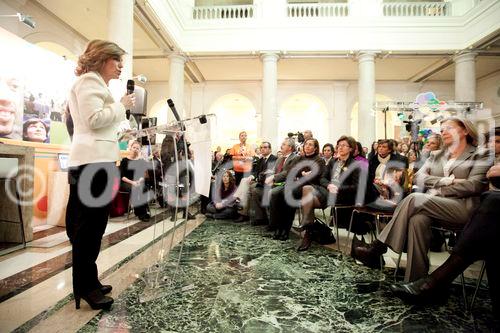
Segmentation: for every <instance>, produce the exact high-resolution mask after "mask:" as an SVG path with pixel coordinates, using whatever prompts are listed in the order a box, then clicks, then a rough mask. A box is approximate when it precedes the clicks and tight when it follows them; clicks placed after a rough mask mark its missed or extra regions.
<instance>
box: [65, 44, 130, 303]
mask: <svg viewBox="0 0 500 333" xmlns="http://www.w3.org/2000/svg"><path fill="white" fill-rule="evenodd" d="M124 54H125V51H124V50H123V49H121V48H120V47H119V46H118V45H116V44H115V43H112V42H108V41H103V40H93V41H91V42H89V44H88V45H87V48H86V49H85V52H84V53H83V54H82V55H81V56H80V57H79V59H78V64H77V68H76V71H75V72H76V75H77V76H78V78H77V80H76V81H75V83H74V84H73V87H72V88H71V91H70V95H69V109H70V110H71V118H72V119H73V123H74V133H73V141H72V144H71V151H70V158H69V172H68V181H69V184H70V194H69V201H68V207H67V210H66V231H67V233H68V237H69V239H70V241H71V244H72V247H73V251H72V256H73V294H74V296H75V303H76V308H77V309H79V308H80V299H81V298H83V299H84V300H85V301H87V303H88V304H89V305H90V306H91V307H92V308H93V309H109V308H110V307H111V304H112V303H113V298H111V297H108V296H104V294H106V293H109V292H110V291H111V286H103V285H102V284H101V283H100V282H99V280H98V273H97V265H96V260H97V256H98V255H99V250H100V247H101V239H102V235H103V234H104V231H105V229H106V224H107V222H108V215H109V208H110V203H111V199H112V192H113V185H114V183H115V181H118V179H117V178H118V177H119V172H118V168H117V167H116V161H118V160H119V159H120V150H119V148H118V141H117V132H118V129H117V126H118V124H119V123H120V122H121V121H124V120H125V119H126V117H125V110H126V109H130V108H131V107H132V106H134V103H135V96H134V94H130V95H125V96H123V97H122V98H121V100H120V101H119V102H115V100H114V99H113V97H112V95H111V92H110V91H109V89H108V83H109V81H110V80H111V79H118V78H119V77H120V74H121V69H122V68H123V63H122V56H123V55H124Z"/></svg>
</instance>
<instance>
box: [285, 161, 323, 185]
mask: <svg viewBox="0 0 500 333" xmlns="http://www.w3.org/2000/svg"><path fill="white" fill-rule="evenodd" d="M313 164H315V168H316V169H317V171H316V174H315V175H314V176H313V177H312V178H311V179H309V180H308V181H307V182H306V183H304V184H303V185H302V186H304V185H320V180H321V177H322V176H323V173H324V172H325V168H326V166H325V160H324V159H322V158H321V156H319V155H316V156H314V157H307V156H300V157H299V159H298V160H297V162H296V163H295V165H294V166H296V167H297V168H296V169H294V170H293V173H294V174H295V175H297V178H302V171H306V172H308V171H311V167H314V166H313Z"/></svg>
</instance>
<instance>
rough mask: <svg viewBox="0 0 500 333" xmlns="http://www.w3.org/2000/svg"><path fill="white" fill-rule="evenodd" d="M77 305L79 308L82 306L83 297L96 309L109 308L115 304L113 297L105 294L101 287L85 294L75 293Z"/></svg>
mask: <svg viewBox="0 0 500 333" xmlns="http://www.w3.org/2000/svg"><path fill="white" fill-rule="evenodd" d="M74 296H75V306H76V308H77V309H79V308H80V300H81V299H82V298H83V299H84V300H85V301H87V303H88V304H89V305H90V307H91V308H92V309H94V310H100V309H106V310H109V309H110V308H111V304H113V301H114V300H113V298H111V297H109V296H104V295H103V294H102V292H101V290H100V289H96V290H93V291H91V292H89V293H87V294H85V295H78V294H75V295H74Z"/></svg>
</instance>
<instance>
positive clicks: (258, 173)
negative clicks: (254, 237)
mask: <svg viewBox="0 0 500 333" xmlns="http://www.w3.org/2000/svg"><path fill="white" fill-rule="evenodd" d="M491 134H492V133H486V134H484V133H477V130H476V128H475V126H474V125H473V124H472V123H471V122H470V121H469V120H467V119H463V118H460V117H450V118H447V119H445V120H443V121H442V122H441V131H440V133H434V134H431V135H430V136H428V137H427V138H425V139H424V138H419V140H416V141H414V142H411V140H410V138H403V139H402V140H401V141H399V142H398V141H396V140H393V139H384V140H378V141H377V142H374V143H373V144H372V147H371V151H370V152H368V149H366V148H364V147H363V146H362V144H361V143H360V142H357V141H356V140H355V139H354V138H352V137H349V136H341V137H340V138H338V140H337V141H336V142H335V144H332V143H326V144H323V146H322V148H321V149H320V144H319V142H318V140H317V139H315V138H314V137H313V133H312V132H311V131H304V137H303V141H302V140H301V142H296V141H295V139H294V137H293V136H292V135H290V136H289V137H287V138H285V139H284V140H283V141H282V143H281V146H280V149H279V154H277V156H275V155H273V154H272V147H271V143H269V142H267V141H263V142H262V143H261V144H260V146H259V148H258V149H256V150H254V149H252V148H251V147H250V146H249V145H248V143H247V142H246V138H247V134H246V133H245V132H241V133H240V135H239V139H240V143H239V144H236V145H234V146H233V147H232V148H231V149H230V150H229V151H228V152H226V154H225V155H222V154H221V152H220V151H221V149H218V151H216V152H215V153H214V154H213V166H212V173H213V177H212V183H213V192H212V193H215V195H214V194H212V197H211V198H210V199H211V200H209V202H211V203H210V204H209V207H210V208H209V209H208V208H207V211H208V213H207V217H210V218H216V219H232V220H233V221H234V222H236V223H239V222H245V221H250V223H251V224H252V225H266V226H267V227H266V229H267V230H268V231H269V232H270V234H269V235H268V236H269V237H272V238H274V239H276V240H282V241H286V240H287V239H288V237H289V233H290V231H291V229H292V225H293V220H294V218H295V215H296V210H297V209H299V215H300V216H299V221H300V224H299V225H298V226H296V227H294V228H295V229H296V230H297V231H299V232H303V233H302V242H301V244H300V246H299V247H298V249H297V250H298V251H305V250H307V249H308V248H309V247H310V245H311V243H312V242H313V241H314V238H313V233H312V231H313V230H314V228H315V224H316V223H315V216H314V209H315V208H322V209H325V208H327V207H333V206H335V205H341V206H342V207H347V209H342V210H339V212H341V213H339V216H338V221H336V222H337V223H338V225H339V226H340V227H346V228H347V226H348V225H349V222H350V218H351V212H352V209H353V208H354V207H359V206H364V207H368V208H370V209H373V210H379V211H380V210H381V211H383V212H385V213H388V214H390V215H392V218H391V219H390V221H388V223H387V224H386V225H385V226H384V228H383V230H382V231H381V232H380V234H379V235H378V236H377V239H376V240H375V241H373V242H372V243H371V244H366V243H365V242H364V240H359V239H358V238H357V237H354V240H353V244H352V247H351V249H352V250H351V256H352V257H354V258H355V259H357V260H358V261H360V262H361V263H363V264H364V265H366V266H368V267H372V268H380V265H381V263H383V259H382V255H383V254H384V253H385V252H386V251H387V248H391V249H392V250H393V251H395V252H396V253H401V252H403V251H404V252H406V253H407V254H408V259H407V264H406V270H405V277H404V282H403V283H402V284H394V285H392V286H391V288H392V289H393V291H394V292H395V293H396V294H397V295H399V296H401V297H403V298H405V299H407V300H409V301H413V302H422V301H424V302H427V301H430V302H434V301H436V300H438V299H439V298H440V297H442V296H443V295H444V294H445V292H436V290H446V288H444V289H443V286H446V285H447V284H450V283H451V282H452V281H453V279H454V278H455V277H456V276H457V275H458V274H459V273H461V272H462V271H463V270H465V269H466V268H467V267H468V266H469V265H470V264H471V263H473V262H474V261H476V260H480V259H482V260H485V261H486V263H487V272H488V281H490V282H489V285H490V291H491V293H492V299H493V305H494V311H495V315H496V317H497V318H498V314H499V313H500V303H499V302H500V293H499V288H498V285H497V284H498V283H497V282H496V281H500V276H498V267H500V265H499V264H500V262H499V259H498V255H497V254H496V253H495V252H494V248H493V247H491V246H490V244H492V243H493V242H494V239H496V238H498V236H500V235H499V232H498V226H497V224H498V223H494V222H495V219H496V218H495V217H494V216H498V215H496V214H498V213H499V212H498V210H499V208H498V207H499V204H500V202H499V201H498V200H499V199H500V192H498V189H500V187H499V184H498V179H499V178H498V176H499V168H500V164H498V162H499V161H500V128H499V127H497V128H495V131H494V133H493V135H491ZM480 138H481V140H480ZM479 141H481V142H483V143H484V144H482V145H478V142H479ZM232 174H234V177H233V176H232ZM221 175H223V176H222V179H225V178H229V179H231V182H230V183H231V186H230V187H228V186H226V185H225V184H226V180H223V181H222V184H224V186H222V187H221V186H220V185H219V184H221V181H220V180H219V178H221ZM230 175H231V176H230ZM231 188H233V193H232V194H231V193H229V191H230V189H231ZM217 189H218V190H217ZM214 207H215V208H216V209H215V210H214ZM368 220H369V216H368V215H363V214H361V215H359V216H358V215H356V216H355V218H354V220H353V224H354V225H353V231H355V232H356V233H361V234H362V233H364V232H367V231H368V230H367V229H366V227H369V226H370V224H369V223H367V222H369V221H368ZM431 227H442V228H444V229H446V230H450V231H453V232H458V233H459V234H460V233H461V236H460V237H459V239H458V241H457V243H456V244H455V246H454V247H453V251H452V255H451V256H450V259H448V261H446V262H445V264H443V266H442V267H440V268H438V269H437V270H436V271H435V272H433V273H432V274H431V275H428V273H429V259H428V252H429V250H430V247H431V243H432V242H433V241H434V240H433V235H434V236H436V234H435V233H434V232H433V228H431ZM440 235H441V234H439V233H438V234H437V236H440ZM441 241H444V239H442V240H441ZM440 245H441V244H440ZM475 245H477V246H475ZM439 247H440V246H439ZM492 281H493V282H492Z"/></svg>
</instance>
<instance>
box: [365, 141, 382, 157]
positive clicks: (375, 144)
mask: <svg viewBox="0 0 500 333" xmlns="http://www.w3.org/2000/svg"><path fill="white" fill-rule="evenodd" d="M380 141H382V140H378V141H373V142H372V149H371V150H370V152H369V153H368V155H367V156H366V159H367V160H368V161H370V160H371V159H372V158H373V156H375V155H377V151H378V144H379V143H380Z"/></svg>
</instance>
